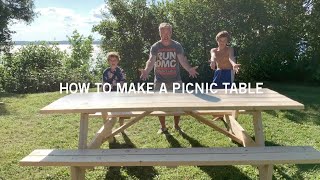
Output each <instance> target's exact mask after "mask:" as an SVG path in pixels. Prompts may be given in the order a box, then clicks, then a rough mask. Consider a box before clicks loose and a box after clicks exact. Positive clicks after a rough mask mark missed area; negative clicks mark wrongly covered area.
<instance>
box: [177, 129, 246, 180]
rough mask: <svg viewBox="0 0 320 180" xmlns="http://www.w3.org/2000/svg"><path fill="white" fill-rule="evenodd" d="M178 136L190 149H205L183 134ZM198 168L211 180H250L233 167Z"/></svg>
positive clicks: (196, 141)
mask: <svg viewBox="0 0 320 180" xmlns="http://www.w3.org/2000/svg"><path fill="white" fill-rule="evenodd" d="M180 135H181V136H182V137H183V138H184V139H186V140H187V141H189V143H190V144H191V146H192V147H206V146H204V145H202V144H201V143H200V142H199V141H198V140H196V139H194V138H192V137H190V136H189V135H188V134H186V133H184V132H181V133H180ZM198 168H199V169H201V170H202V171H203V172H205V173H206V174H207V175H208V176H210V178H211V179H243V180H246V179H250V178H249V177H248V176H247V175H245V174H243V173H242V172H241V171H240V170H239V169H238V168H236V167H234V166H198Z"/></svg>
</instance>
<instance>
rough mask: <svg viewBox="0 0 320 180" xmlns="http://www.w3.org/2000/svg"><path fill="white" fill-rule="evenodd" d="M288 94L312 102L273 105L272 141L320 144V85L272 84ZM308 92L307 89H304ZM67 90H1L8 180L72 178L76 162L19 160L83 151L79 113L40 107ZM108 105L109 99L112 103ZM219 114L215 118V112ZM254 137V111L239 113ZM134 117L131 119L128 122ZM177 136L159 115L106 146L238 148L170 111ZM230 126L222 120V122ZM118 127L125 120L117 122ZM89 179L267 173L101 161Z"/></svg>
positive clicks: (1, 165) (308, 174) (267, 129)
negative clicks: (27, 163) (165, 129)
mask: <svg viewBox="0 0 320 180" xmlns="http://www.w3.org/2000/svg"><path fill="white" fill-rule="evenodd" d="M268 88H271V89H273V90H276V91H278V92H280V93H281V94H283V95H285V96H287V97H290V98H292V99H294V100H296V101H298V102H300V103H303V104H304V105H305V109H304V110H290V111H286V110H281V111H267V112H264V113H263V114H262V118H263V126H264V128H263V131H264V133H265V141H266V146H302V145H303V146H312V147H314V148H315V149H317V150H320V136H319V134H320V95H319V92H320V87H319V86H318V87H310V86H302V85H290V84H284V83H278V84H275V85H273V84H271V85H269V86H268ZM301 92H303V93H301ZM64 95H65V94H60V93H59V92H54V93H39V94H26V95H17V94H9V93H6V94H0V97H1V101H2V102H4V104H3V105H2V106H0V124H1V131H0V137H1V138H0V143H1V144H2V145H3V146H1V148H0V159H1V160H0V179H5V180H22V179H36V180H40V179H41V180H42V179H46V180H48V179H55V180H56V179H66V180H67V179H70V168H68V167H23V166H20V165H19V160H21V159H22V158H23V157H25V156H27V155H28V154H30V153H31V152H32V151H33V150H35V149H39V148H43V149H77V148H78V136H79V131H78V129H79V118H80V116H79V114H67V115H66V114H61V115H57V114H55V115H44V114H39V110H40V109H41V108H43V107H44V106H46V105H48V104H49V103H51V102H53V101H55V100H57V99H58V98H60V97H63V96H64ZM106 103H108V102H106ZM207 118H212V116H207ZM237 120H238V122H239V123H240V124H241V126H243V127H244V128H245V129H246V130H247V132H248V133H249V135H250V136H254V130H253V126H252V116H251V115H244V114H240V115H239V118H238V119H237ZM126 121H128V122H129V120H126ZM166 122H167V125H168V126H169V127H170V128H169V132H170V133H171V136H162V135H159V134H157V130H158V128H159V120H158V117H151V116H148V117H145V118H144V119H143V120H141V121H139V122H138V124H136V125H133V126H131V127H130V128H128V129H126V133H125V134H120V136H117V137H116V142H115V143H111V144H109V143H107V142H106V143H104V144H103V145H102V147H101V148H102V149H112V148H114V149H119V148H179V147H180V148H181V147H183V148H190V147H237V145H236V144H234V143H232V142H231V141H230V140H229V138H227V137H226V136H224V135H223V134H221V133H219V132H217V131H213V130H212V128H210V127H208V126H206V125H204V124H202V123H198V122H197V121H196V120H195V119H194V118H192V117H190V116H183V117H182V120H181V124H180V125H181V128H182V129H183V130H184V131H185V133H186V135H181V134H180V133H177V132H175V131H174V130H173V129H172V123H173V118H172V117H167V121H166ZM88 123H89V125H88V126H89V128H88V140H90V139H92V138H94V136H95V134H96V131H98V130H99V128H101V125H102V123H101V118H92V117H90V120H89V121H88ZM216 123H217V124H218V125H219V126H220V127H224V125H223V123H222V122H216ZM116 127H119V126H118V123H117V124H116ZM273 176H274V179H297V180H302V179H308V180H309V179H312V180H318V179H319V177H320V167H319V164H313V165H276V166H275V170H274V174H273ZM86 179H92V180H95V179H99V180H100V179H101V180H103V179H108V180H109V179H112V180H113V179H119V180H120V179H128V180H137V179H141V180H145V179H148V180H152V179H154V180H159V179H161V180H167V179H168V180H169V179H177V180H181V179H183V180H191V179H196V180H198V179H199V180H200V179H201V180H211V179H214V180H216V179H218V180H219V179H234V180H238V179H241V180H242V179H243V180H251V179H252V180H255V179H259V177H258V171H257V168H255V167H253V166H221V167H219V166H208V167H204V166H179V167H177V168H167V167H160V166H155V167H118V168H117V167H114V168H112V167H111V168H108V167H107V168H106V167H96V168H95V169H94V170H90V171H87V172H86Z"/></svg>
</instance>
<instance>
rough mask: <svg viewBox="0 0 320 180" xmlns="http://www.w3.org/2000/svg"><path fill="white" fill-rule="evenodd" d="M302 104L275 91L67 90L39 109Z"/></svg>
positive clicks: (294, 106) (299, 106)
mask: <svg viewBox="0 0 320 180" xmlns="http://www.w3.org/2000/svg"><path fill="white" fill-rule="evenodd" d="M303 108H304V105H303V104H301V103H299V102H297V101H294V100H292V99H290V98H288V97H286V96H284V95H281V94H279V93H278V92H276V91H273V90H270V89H266V88H265V89H262V90H261V93H259V94H257V93H250V92H249V91H247V92H246V93H243V94H240V93H228V92H226V91H225V90H224V89H220V90H217V92H216V93H210V92H209V93H173V92H168V93H159V92H154V93H126V94H125V93H118V92H110V93H103V92H100V93H97V92H93V93H84V94H80V93H77V94H69V95H67V96H64V97H62V98H60V99H58V100H56V101H54V102H53V103H51V104H49V105H48V106H46V107H44V108H42V109H41V110H40V112H41V113H49V114H50V113H95V112H125V111H193V110H253V111H254V110H262V111H263V110H277V109H279V110H286V109H303Z"/></svg>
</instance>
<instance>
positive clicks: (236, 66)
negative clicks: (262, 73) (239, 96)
mask: <svg viewBox="0 0 320 180" xmlns="http://www.w3.org/2000/svg"><path fill="white" fill-rule="evenodd" d="M240 65H241V64H234V65H233V70H234V71H235V72H236V73H238V72H239V69H240Z"/></svg>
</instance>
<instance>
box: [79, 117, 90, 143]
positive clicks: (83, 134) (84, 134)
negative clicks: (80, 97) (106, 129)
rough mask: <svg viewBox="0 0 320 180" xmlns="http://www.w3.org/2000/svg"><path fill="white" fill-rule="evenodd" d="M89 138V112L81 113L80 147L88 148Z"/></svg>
mask: <svg viewBox="0 0 320 180" xmlns="http://www.w3.org/2000/svg"><path fill="white" fill-rule="evenodd" d="M87 139H88V114H86V113H81V115H80V131H79V146H78V148H79V149H85V148H87Z"/></svg>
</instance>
